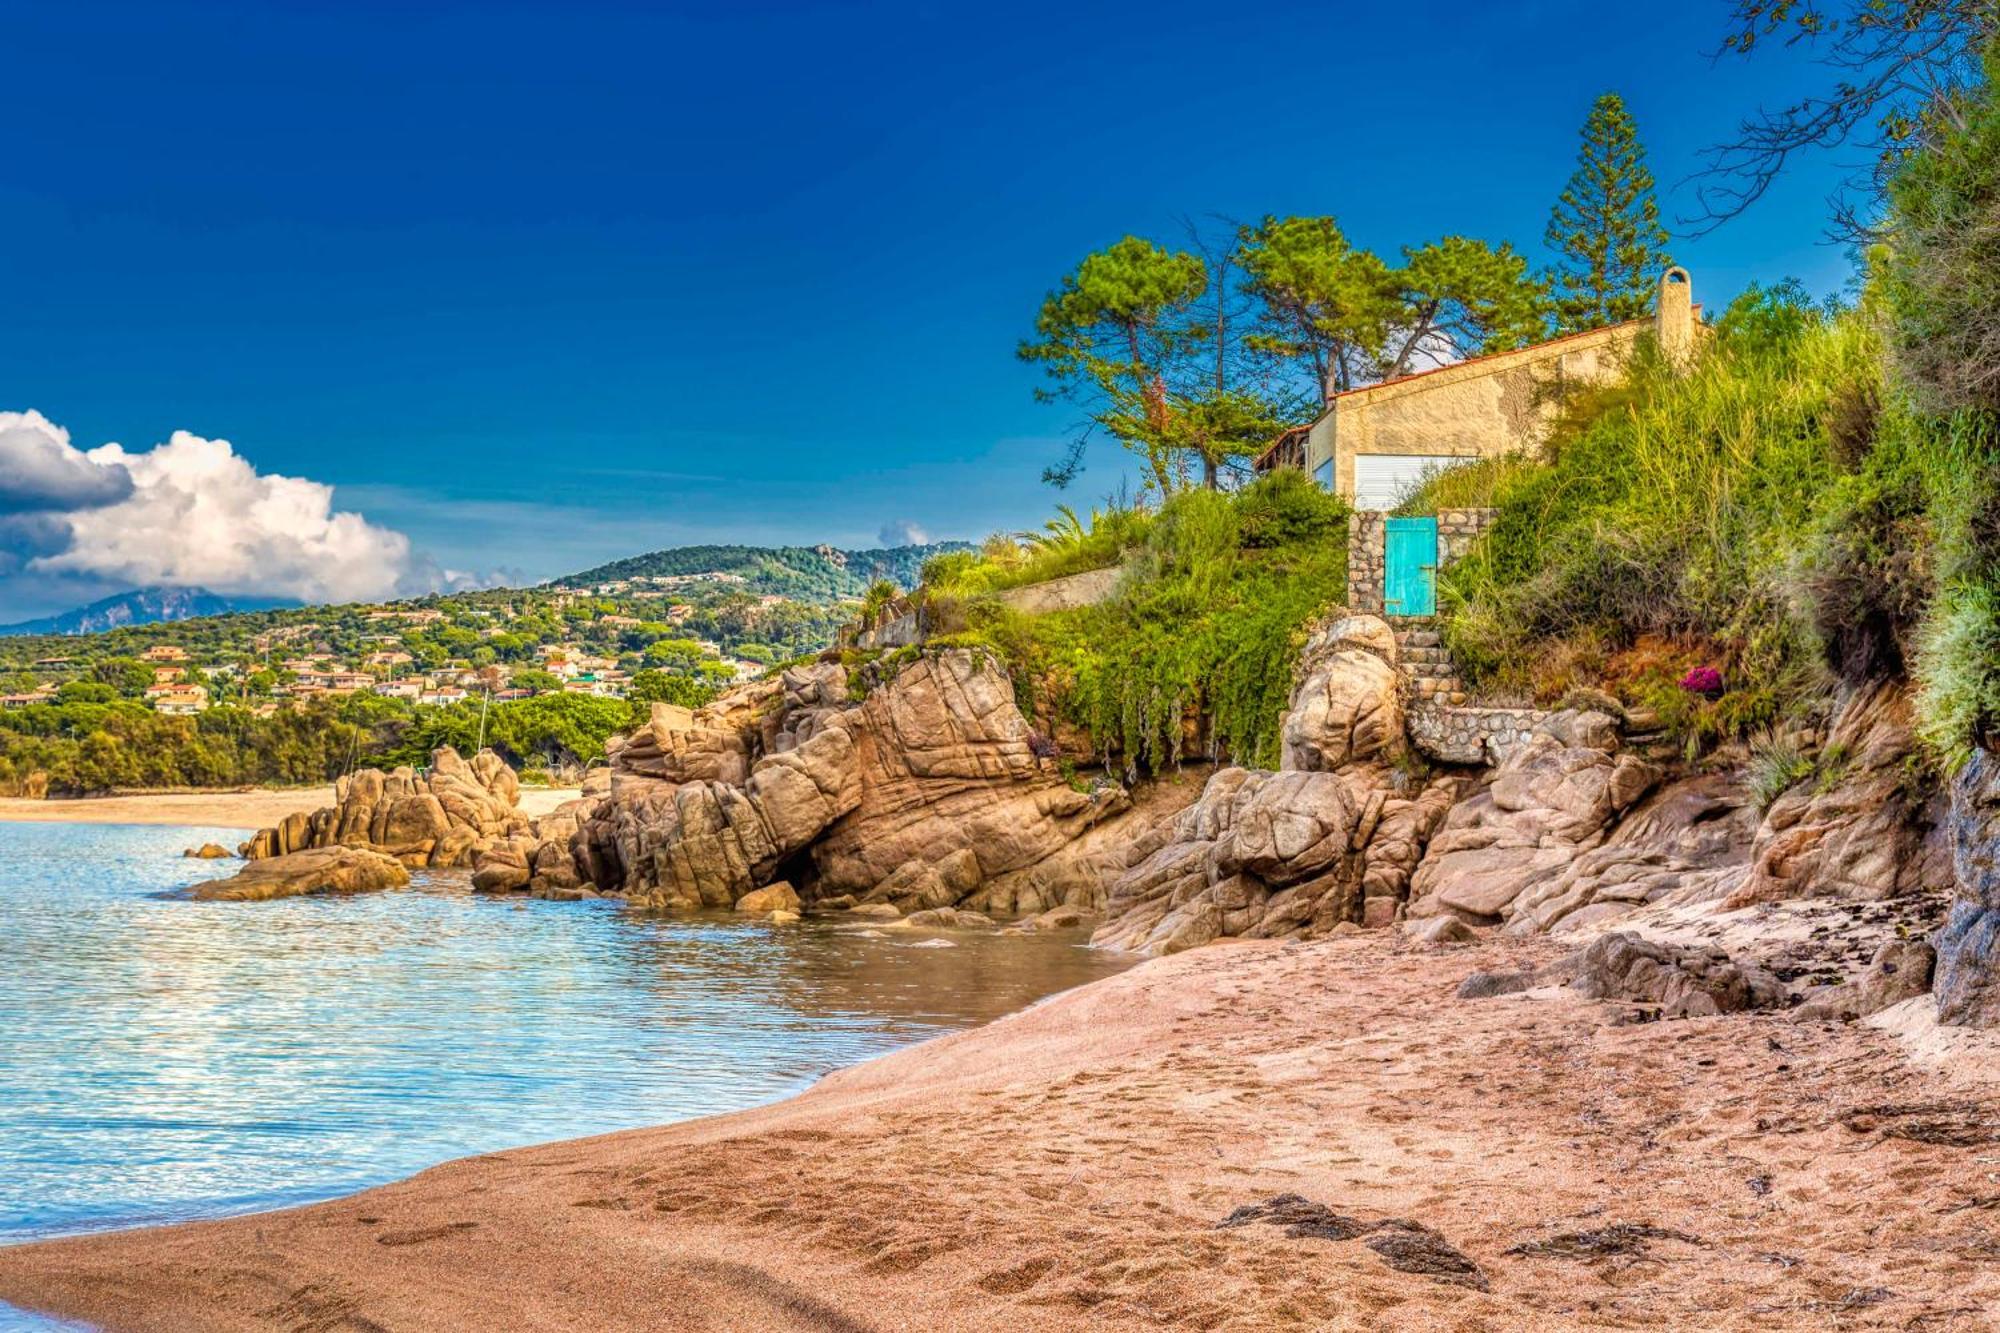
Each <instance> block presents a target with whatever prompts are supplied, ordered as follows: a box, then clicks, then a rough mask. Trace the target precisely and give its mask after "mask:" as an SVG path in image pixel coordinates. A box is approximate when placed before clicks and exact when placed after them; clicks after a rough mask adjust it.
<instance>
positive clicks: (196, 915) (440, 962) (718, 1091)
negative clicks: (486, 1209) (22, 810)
mask: <svg viewBox="0 0 2000 1333" xmlns="http://www.w3.org/2000/svg"><path fill="white" fill-rule="evenodd" d="M240 837H241V834H240V832H238V831H233V830H222V829H191V828H145V827H138V826H130V825H116V826H95V827H93V826H75V825H60V824H9V825H0V921H4V922H5V925H4V926H0V1243H6V1242H9V1241H19V1240H25V1239H32V1238H35V1237H38V1236H48V1235H57V1234H64V1233H69V1232H76V1231H85V1230H97V1229H101V1228H106V1227H114V1226H127V1225H133V1224H137V1223H146V1222H158V1221H166V1220H173V1219H180V1218H190V1217H210V1216H216V1215H220V1214H224V1213H231V1212H241V1211H246V1210H252V1209H262V1208H271V1207H277V1206H281V1205H286V1204H292V1203H299V1202H304V1201H307V1200H312V1199H320V1198H327V1197H330V1196H333V1195H336V1194H343V1193H347V1192H349V1191H351V1190H355V1189H359V1188H362V1187H364V1186H367V1185H373V1184H379V1183H381V1182H383V1181H387V1180H393V1179H396V1178H398V1177H400V1176H405V1175H408V1174H410V1173H411V1172H413V1171H416V1170H419V1169H421V1168H423V1167H426V1166H430V1165H432V1164H434V1163H437V1162H441V1161H445V1160H447V1159H449V1158H453V1157H459V1156H463V1155H465V1154H468V1153H477V1152H488V1151H492V1150H495V1149H500V1148H506V1147H510V1146H519V1145H522V1144H527V1143H535V1142H541V1141H544V1140H548V1139H557V1138H569V1137H573V1136H576V1135H582V1134H595V1133H601V1132H603V1131H606V1130H613V1129H622V1128H630V1127H633V1126H638V1125H649V1124H659V1123H663V1122H666V1121H672V1120H680V1119H686V1118H688V1117H692V1116H699V1115H707V1114H711V1113H714V1112H719V1111H729V1110H736V1109H740V1108H742V1107H746V1106H751V1105H755V1104H757V1103H760V1102H766V1101H770V1100H773V1099H776V1098H779V1097H783V1096H787V1095H789V1094H791V1093H794V1092H797V1091H799V1090H800V1089H802V1088H804V1087H805V1086H806V1085H807V1084H809V1083H810V1082H811V1081H812V1080H813V1079H815V1078H816V1077H818V1076H819V1075H821V1074H823V1073H825V1072H827V1071H828V1070H830V1069H834V1068H837V1067H839V1066H841V1065H846V1064H851V1063H853V1062H855V1061H857V1060H862V1059H866V1058H867V1057H869V1056H872V1055H877V1054H880V1053H882V1052H884V1051H887V1050H890V1049H893V1048H895V1047H898V1046H902V1045H905V1044H908V1043H910V1042H912V1041H917V1040H920V1039H922V1038H925V1037H929V1036H934V1035H937V1034H939V1033H942V1032H946V1031H951V1030H954V1029H958V1028H963V1027H966V1026H970V1025H972V1024H975V1023H979V1022H983V1021H985V1020H987V1019H990V1018H994V1017H997V1016H999V1015H1000V1014H1004V1013H1008V1012H1011V1011H1012V1010H1015V1009H1019V1008H1022V1007H1024V1006H1025V1005H1027V1004H1030V1003H1032V1002H1033V1001H1035V1000H1037V999H1039V998H1041V997H1042V996H1044V995H1047V994H1050V993H1052V992H1054V991H1057V990H1062V989H1067V988H1068V987H1071V986H1075V985H1078V984H1081V983H1083V982H1085V981H1089V980H1092V979H1094V978H1097V977H1100V976H1105V975H1108V974H1110V973H1112V972H1115V971H1117V970H1119V967H1120V966H1121V964H1120V963H1118V962H1117V961H1116V960H1115V959H1112V958H1107V957H1104V956H1100V955H1097V954H1093V953H1091V952H1090V951H1089V950H1087V949H1084V948H1082V947H1081V940H1080V939H1079V938H1077V937H1073V936H1072V937H1068V938H1062V939H1050V938H1046V937H1039V938H1038V937H1016V938H1007V939H999V938H994V937H992V936H977V935H963V934H956V935H951V936H939V935H932V934H925V933H919V932H911V931H900V930H888V931H885V930H879V929H867V928H861V927H836V926H831V925H820V924H815V923H811V922H808V923H806V924H804V925H801V926H793V927H788V928H774V927H769V926H766V925H762V924H758V923H755V922H751V921H742V920H736V919H729V918H715V919H708V918H701V919H694V920H689V919H685V918H683V919H660V918H650V917H646V916H643V915H640V914H637V913H634V912H631V911H629V910H627V909H626V908H624V907H623V906H622V905H620V904H618V903H615V902H595V903H567V904H559V903H544V902H536V901H530V900H524V899H518V898H505V899H501V898H489V897H482V896H477V895H474V894H473V893H471V892H470V891H469V889H468V888H467V886H466V883H465V881H464V878H463V876H462V875H457V874H435V875H425V874H419V876H418V882H417V883H416V884H415V885H414V886H413V887H412V888H410V889H407V890H397V891H391V892H389V893H382V894H371V895H366V896H362V897H354V898H294V899H288V900H284V901H279V902H269V903H198V902H192V901H189V900H187V899H184V898H180V897H177V896H174V895H173V894H172V892H171V890H173V889H176V888H179V887H182V886H185V885H187V884H189V883H192V882H194V881H196V880H198V879H206V878H210V877H215V876H221V875H227V874H229V873H231V872H232V871H233V870H234V869H235V868H237V863H236V862H232V861H222V862H204V861H193V860H183V859H182V858H181V856H180V852H181V849H182V848H184V847H191V846H196V845H199V844H200V843H202V842H205V841H215V842H221V843H224V844H226V845H232V846H233V845H234V844H235V842H236V841H238V840H239V838H240ZM946 940H948V941H949V947H945V945H944V941H946ZM10 1317H11V1318H14V1319H16V1320H18V1319H19V1318H20V1317H19V1316H10V1315H9V1314H8V1313H7V1312H6V1311H4V1310H0V1328H7V1327H13V1326H25V1325H22V1324H12V1325H10V1323H9V1322H8V1321H9V1319H10ZM36 1326H38V1327H46V1325H36Z"/></svg>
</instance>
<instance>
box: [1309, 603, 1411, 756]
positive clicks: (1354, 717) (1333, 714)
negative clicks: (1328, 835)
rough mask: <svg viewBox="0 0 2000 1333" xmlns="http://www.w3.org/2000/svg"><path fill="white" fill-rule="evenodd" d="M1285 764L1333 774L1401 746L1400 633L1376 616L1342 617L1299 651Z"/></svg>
mask: <svg viewBox="0 0 2000 1333" xmlns="http://www.w3.org/2000/svg"><path fill="white" fill-rule="evenodd" d="M1298 677H1299V680H1298V685H1297V686H1296V688H1294V689H1293V691H1292V698H1291V706H1290V707H1289V708H1287V709H1286V710H1285V720H1284V728H1283V741H1284V755H1283V759H1282V761H1281V763H1280V765H1279V766H1280V767H1281V768H1286V769H1298V770H1302V771H1305V772H1319V773H1330V772H1332V771H1333V770H1335V769H1338V768H1340V767H1342V766H1343V765H1346V764H1350V763H1359V762H1362V761H1364V760H1368V759H1372V758H1375V757H1376V756H1378V755H1382V754H1386V753H1389V752H1391V751H1392V750H1397V749H1400V748H1401V747H1402V745H1403V742H1404V738H1403V702H1402V686H1401V682H1400V680H1399V679H1398V677H1397V675H1396V635H1395V631H1393V630H1391V629H1390V628H1389V624H1388V622H1387V621H1385V620H1381V619H1379V618H1377V617H1375V616H1342V617H1341V618H1339V619H1338V620H1335V621H1334V622H1333V623H1332V624H1330V625H1328V626H1326V627H1325V628H1324V629H1321V630H1320V631H1318V632H1317V633H1315V634H1314V635H1313V636H1312V637H1311V638H1310V639H1309V640H1307V642H1306V646H1305V648H1304V650H1303V651H1302V652H1301V653H1300V655H1299V668H1298Z"/></svg>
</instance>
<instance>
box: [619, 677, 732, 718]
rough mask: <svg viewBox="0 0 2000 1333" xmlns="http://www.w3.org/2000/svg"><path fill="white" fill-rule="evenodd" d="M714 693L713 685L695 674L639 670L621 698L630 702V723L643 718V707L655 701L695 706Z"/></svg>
mask: <svg viewBox="0 0 2000 1333" xmlns="http://www.w3.org/2000/svg"><path fill="white" fill-rule="evenodd" d="M716 694H717V690H716V688H715V687H714V686H713V685H711V684H709V683H708V682H707V681H705V680H702V679H700V678H698V677H695V676H686V675H680V674H677V673H674V672H667V671H641V672H639V673H638V674H637V675H635V676H633V677H632V685H631V688H630V689H628V690H626V691H625V697H626V699H627V700H629V701H630V702H631V704H632V722H633V725H634V726H637V725H638V724H639V723H641V722H643V721H645V720H646V715H647V710H648V709H649V707H650V706H651V705H653V704H656V703H666V704H679V705H680V706H681V707H683V708H699V707H701V706H702V705H703V704H705V703H707V702H708V701H709V700H711V699H713V698H714V697H715V696H716Z"/></svg>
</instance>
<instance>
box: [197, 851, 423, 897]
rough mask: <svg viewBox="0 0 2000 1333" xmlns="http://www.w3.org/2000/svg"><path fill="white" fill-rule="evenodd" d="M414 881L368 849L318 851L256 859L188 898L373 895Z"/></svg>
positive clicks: (199, 887) (398, 866)
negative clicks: (321, 894) (319, 894)
mask: <svg viewBox="0 0 2000 1333" xmlns="http://www.w3.org/2000/svg"><path fill="white" fill-rule="evenodd" d="M409 882H410V872H409V871H408V870H406V869H404V868H403V863H402V862H400V861H398V860H396V859H395V858H394V857H392V856H384V855H383V854H382V853H380V852H377V851H371V850H370V849H368V848H366V847H347V846H335V847H314V848H308V849H306V850H304V851H297V852H286V853H285V854H283V855H281V856H270V857H264V858H262V859H260V860H256V861H252V862H251V863H250V864H249V865H247V866H245V867H244V868H243V869H242V870H240V871H238V872H237V873H236V874H234V875H231V876H230V877H229V878H228V879H218V880H214V881H211V882H210V883H207V884H197V885H195V886H194V887H193V888H192V889H189V890H188V895H189V896H190V897H193V898H199V899H203V900H204V901H211V902H259V901H263V900H265V899H270V898H297V897H302V896H304V895H306V894H316V893H373V892H376V891H377V890H380V889H394V888H400V887H402V886H403V885H405V884H408V883H409Z"/></svg>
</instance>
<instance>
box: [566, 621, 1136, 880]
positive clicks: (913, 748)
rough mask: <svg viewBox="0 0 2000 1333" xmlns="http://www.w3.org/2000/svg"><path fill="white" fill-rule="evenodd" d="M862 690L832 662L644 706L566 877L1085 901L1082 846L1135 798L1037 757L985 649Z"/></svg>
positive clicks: (1088, 864) (921, 659)
mask: <svg viewBox="0 0 2000 1333" xmlns="http://www.w3.org/2000/svg"><path fill="white" fill-rule="evenodd" d="M856 693H857V690H856V689H855V688H854V687H853V686H852V685H851V684H850V682H849V680H848V674H847V668H846V667H844V666H842V665H840V664H839V663H834V662H826V663H816V664H812V665H809V666H804V667H795V668H792V669H789V670H787V671H785V672H784V673H782V674H781V675H780V676H779V677H778V678H777V679H776V680H772V681H761V682H757V683H756V684H753V685H750V686H746V687H743V688H740V689H737V690H732V691H730V692H729V693H728V694H726V695H724V696H723V697H722V698H720V699H718V700H716V701H715V702H714V703H712V704H709V705H707V706H706V707H703V708H700V709H694V710H689V709H681V708H671V707H666V706H658V707H655V709H654V710H653V715H652V717H651V718H650V719H649V720H648V722H647V724H646V726H644V727H642V728H640V729H639V730H638V731H637V732H635V733H633V734H632V735H631V736H629V737H625V738H622V739H621V740H618V741H614V742H613V743H612V745H611V746H610V747H609V748H610V752H611V782H610V790H609V792H608V794H607V795H606V796H605V797H604V798H602V799H601V800H599V801H597V802H596V803H595V804H594V805H593V806H592V807H591V808H590V810H589V811H588V813H587V815H585V816H584V817H583V818H582V819H581V820H580V822H579V827H578V830H577V832H576V834H575V835H574V837H573V838H572V840H571V843H570V846H571V849H572V862H573V865H574V867H575V869H576V872H577V874H578V877H579V878H580V879H581V880H584V881H588V882H590V883H593V884H594V885H596V886H597V887H598V888H599V889H602V890H608V891H615V892H619V893H623V894H625V895H627V896H629V897H630V898H631V899H633V900H634V901H635V902H640V903H644V904H647V905H652V906H658V907H666V908H680V909H694V908H704V907H707V908H720V907H729V906H731V905H733V904H735V903H737V902H739V901H740V900H741V899H742V898H743V897H744V896H745V895H746V894H749V893H751V892H753V891H755V890H758V889H760V888H762V887H764V886H766V885H769V884H772V883H774V882H777V881H779V880H784V881H788V882H790V883H792V884H793V885H795V886H796V888H797V892H798V894H799V897H800V899H801V901H802V903H803V904H804V905H806V906H812V905H814V904H816V903H823V902H826V901H828V900H839V899H845V898H852V899H854V900H856V901H859V900H862V899H864V898H865V899H868V900H869V902H870V904H871V905H872V906H881V905H884V904H887V905H889V906H892V907H894V908H895V909H896V910H897V911H899V912H900V911H905V910H936V909H942V908H952V907H958V906H965V907H968V908H970V909H976V910H981V911H984V910H989V909H993V910H999V911H1002V912H1005V913H1009V914H1012V913H1027V912H1040V911H1044V910H1046V909H1048V908H1052V907H1055V906H1059V905H1063V904H1073V905H1080V906H1084V907H1094V906H1096V905H1097V902H1098V901H1100V900H1101V894H1102V876H1101V874H1100V873H1099V869H1100V865H1101V863H1102V862H1103V861H1104V859H1105V850H1104V848H1103V847H1102V846H1101V845H1100V846H1090V847H1088V848H1086V847H1083V846H1081V845H1080V844H1082V843H1083V842H1084V841H1085V835H1086V834H1088V833H1090V832H1091V831H1092V830H1094V829H1097V828H1100V827H1101V826H1103V825H1104V824H1105V823H1106V822H1107V821H1110V820H1114V819H1116V818H1117V817H1118V816H1120V815H1122V814H1123V813H1124V812H1125V811H1126V809H1127V808H1128V804H1129V803H1128V801H1127V799H1126V797H1125V794H1124V792H1123V791H1122V790H1121V789H1119V788H1116V787H1109V788H1105V789H1102V790H1099V791H1096V792H1081V791H1077V790H1075V789H1074V788H1072V787H1071V786H1070V785H1069V784H1068V783H1067V782H1065V781H1063V780H1062V779H1061V777H1060V776H1058V774H1057V773H1056V772H1055V770H1054V768H1053V767H1052V766H1051V765H1050V763H1049V762H1048V761H1047V760H1046V759H1044V758H1041V757H1038V756H1037V754H1036V752H1035V746H1034V743H1033V733H1032V731H1031V729H1030V728H1029V726H1028V723H1027V719H1026V718H1024V717H1023V716H1022V714H1021V711H1020V708H1019V707H1018V705H1017V704H1016V703H1015V700H1014V689H1013V683H1012V681H1011V680H1009V679H1008V677H1007V675H1006V673H1005V672H1004V671H1002V670H1001V669H1000V666H999V663H998V662H997V661H996V660H995V659H994V658H993V657H992V656H991V655H990V654H988V653H984V652H978V651H973V650H969V649H962V648H959V649H947V650H943V651H939V652H934V653H924V654H921V655H919V656H917V657H915V658H914V659H912V660H909V661H907V662H905V663H902V664H900V669H899V670H896V671H895V672H894V674H893V675H890V676H888V678H886V679H881V680H878V681H876V682H874V683H873V684H872V685H871V687H870V688H868V689H867V690H866V692H865V697H860V698H856V697H855V695H856ZM1093 841H1097V840H1093ZM885 886H886V891H884V892H877V890H881V889H885ZM899 886H900V887H899Z"/></svg>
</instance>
